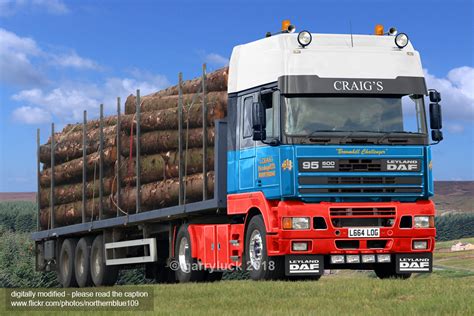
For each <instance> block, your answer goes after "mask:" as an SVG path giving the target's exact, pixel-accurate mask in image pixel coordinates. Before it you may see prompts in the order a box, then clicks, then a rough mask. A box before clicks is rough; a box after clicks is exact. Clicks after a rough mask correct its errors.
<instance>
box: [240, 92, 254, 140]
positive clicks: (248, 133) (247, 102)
mask: <svg viewBox="0 0 474 316" xmlns="http://www.w3.org/2000/svg"><path fill="white" fill-rule="evenodd" d="M252 104H253V97H252V96H249V97H246V98H245V99H244V106H243V108H244V111H243V114H244V115H243V124H242V135H243V137H244V138H249V137H252Z"/></svg>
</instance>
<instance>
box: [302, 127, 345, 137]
mask: <svg viewBox="0 0 474 316" xmlns="http://www.w3.org/2000/svg"><path fill="white" fill-rule="evenodd" d="M332 132H334V133H347V132H348V131H341V130H332V129H318V130H315V131H312V132H311V133H309V134H308V135H306V138H309V137H312V136H314V134H317V133H332Z"/></svg>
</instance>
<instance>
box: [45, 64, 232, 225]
mask: <svg viewBox="0 0 474 316" xmlns="http://www.w3.org/2000/svg"><path fill="white" fill-rule="evenodd" d="M227 74H228V69H227V68H223V69H220V70H217V71H215V72H212V73H209V74H207V77H206V92H207V93H206V96H205V97H206V105H207V126H208V128H207V144H208V149H207V160H206V168H207V171H208V172H207V174H206V175H204V174H203V170H202V169H203V147H202V146H203V128H202V125H203V114H202V110H203V107H202V105H203V102H202V101H203V94H202V93H201V92H200V91H201V87H202V81H201V78H196V79H193V80H189V81H183V82H182V85H181V87H182V102H183V103H182V104H183V112H182V113H183V114H182V117H183V124H182V126H183V138H182V140H183V150H185V149H186V148H187V150H186V151H185V152H184V155H185V165H186V170H184V171H183V173H185V174H186V177H185V180H184V183H185V187H186V201H185V202H186V203H189V202H193V201H198V200H201V199H202V197H203V182H204V181H203V179H204V177H207V180H208V181H207V182H208V185H207V187H208V192H209V195H210V197H212V193H213V190H214V189H213V188H214V174H213V170H214V138H215V137H214V136H215V131H214V121H215V120H216V119H220V118H223V117H225V116H226V111H227V92H226V90H227ZM178 91H179V90H178V86H172V87H170V88H167V89H165V90H161V91H158V92H156V93H154V94H150V95H147V96H144V97H141V98H140V131H141V132H140V134H141V135H140V157H139V159H140V170H141V172H140V183H141V190H140V191H141V208H140V211H147V210H152V209H159V208H162V207H165V206H171V205H177V204H178V202H179V200H178V197H179V178H178V175H179V154H178V144H179V132H178V124H179V119H178V118H179V109H178V100H179V95H178ZM136 99H137V98H136V97H135V96H134V95H130V96H129V97H128V98H127V100H126V102H125V114H124V115H121V117H120V130H119V131H117V129H118V125H117V116H109V117H104V118H103V121H102V122H103V123H102V124H103V154H102V156H103V162H102V165H103V182H102V183H103V187H102V188H103V199H102V218H108V217H113V216H116V215H117V213H119V215H124V214H127V213H129V214H131V213H135V211H136V197H137V190H136V187H135V186H136V165H135V164H136V159H137V157H136V155H135V151H136V143H135V142H136V137H135V135H136V118H137V115H136V113H135V112H136V104H137V100H136ZM117 135H118V136H117ZM99 137H100V121H99V120H92V121H89V122H87V123H86V148H85V149H86V159H85V162H84V161H83V124H80V123H78V124H70V125H67V126H66V127H65V128H64V129H63V130H62V131H61V132H60V133H55V135H54V144H55V146H54V147H55V150H54V192H53V193H54V194H53V195H54V224H55V226H56V227H58V226H65V225H70V224H75V223H80V222H82V208H83V206H82V205H83V204H82V203H83V200H82V194H83V192H82V191H83V177H82V175H83V164H84V163H85V169H86V181H85V186H84V187H85V196H86V203H85V219H86V221H90V220H92V219H97V218H98V216H99V188H100V181H99V162H100V151H99V148H100V141H99V139H100V138H99ZM118 141H119V142H120V144H118V143H117V142H118ZM117 145H119V146H118V148H120V153H118V151H117ZM130 151H131V152H130ZM118 155H120V160H118V159H117V158H118ZM39 156H40V162H42V163H43V170H42V171H41V173H40V186H41V189H40V201H39V202H40V207H41V210H40V224H41V227H42V229H48V228H50V227H51V215H50V212H51V203H50V196H51V177H52V172H51V170H52V169H51V137H50V139H49V140H48V142H47V143H46V144H44V145H42V146H40V149H39ZM119 162H120V165H119ZM183 164H184V163H183ZM117 169H119V170H117ZM117 171H119V172H117ZM117 174H120V175H121V176H120V181H117ZM118 182H120V186H119V187H120V194H117V190H118V188H117V187H118V185H117V183H118ZM118 196H120V201H117V197H118Z"/></svg>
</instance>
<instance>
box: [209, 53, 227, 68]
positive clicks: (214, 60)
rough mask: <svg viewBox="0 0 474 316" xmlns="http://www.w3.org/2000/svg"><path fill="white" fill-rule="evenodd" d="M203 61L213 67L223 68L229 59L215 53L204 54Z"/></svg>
mask: <svg viewBox="0 0 474 316" xmlns="http://www.w3.org/2000/svg"><path fill="white" fill-rule="evenodd" d="M204 61H205V62H206V63H208V64H210V65H212V66H215V67H224V66H227V65H228V64H229V59H228V58H226V57H224V56H221V55H219V54H216V53H210V54H206V55H205V56H204Z"/></svg>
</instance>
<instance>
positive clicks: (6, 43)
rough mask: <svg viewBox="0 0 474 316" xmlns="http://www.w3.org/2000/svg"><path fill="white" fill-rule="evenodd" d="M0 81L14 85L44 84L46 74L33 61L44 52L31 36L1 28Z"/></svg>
mask: <svg viewBox="0 0 474 316" xmlns="http://www.w3.org/2000/svg"><path fill="white" fill-rule="evenodd" d="M0 43H1V45H0V69H1V75H0V81H1V82H3V83H7V84H12V85H20V86H25V85H31V84H42V83H44V82H45V81H46V78H45V76H44V75H43V74H42V73H41V72H40V71H38V69H37V68H36V67H35V66H34V65H33V64H32V63H31V59H32V58H35V57H38V56H40V55H41V54H42V51H41V49H40V48H39V47H38V45H37V44H36V42H35V41H34V40H33V39H31V38H29V37H19V36H17V35H16V34H14V33H12V32H9V31H7V30H5V29H2V28H0Z"/></svg>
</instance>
